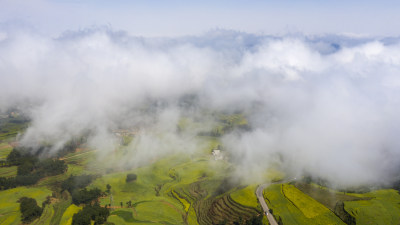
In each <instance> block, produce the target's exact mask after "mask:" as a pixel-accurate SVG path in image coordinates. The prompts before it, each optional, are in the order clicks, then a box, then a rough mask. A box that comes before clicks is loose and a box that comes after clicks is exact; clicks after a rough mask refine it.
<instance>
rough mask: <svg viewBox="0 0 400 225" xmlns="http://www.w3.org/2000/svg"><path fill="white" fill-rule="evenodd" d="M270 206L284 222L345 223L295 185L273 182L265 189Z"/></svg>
mask: <svg viewBox="0 0 400 225" xmlns="http://www.w3.org/2000/svg"><path fill="white" fill-rule="evenodd" d="M264 197H265V198H266V202H267V204H268V206H269V207H270V208H271V209H272V210H273V214H274V216H275V218H276V219H277V220H279V218H280V219H281V220H282V222H283V224H344V223H343V222H342V221H341V220H340V219H339V218H338V217H336V216H335V214H333V213H332V212H331V211H330V210H329V209H327V208H326V207H325V206H323V205H322V204H320V203H318V202H317V201H315V200H314V199H312V198H311V197H309V196H307V195H306V194H304V193H302V192H301V191H300V190H298V189H297V188H296V187H294V186H293V185H288V184H272V185H270V186H269V187H267V188H266V189H265V190H264Z"/></svg>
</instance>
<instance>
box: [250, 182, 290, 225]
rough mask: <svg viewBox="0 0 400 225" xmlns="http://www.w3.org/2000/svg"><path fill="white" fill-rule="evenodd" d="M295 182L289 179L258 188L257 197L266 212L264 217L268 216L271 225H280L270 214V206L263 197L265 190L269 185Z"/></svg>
mask: <svg viewBox="0 0 400 225" xmlns="http://www.w3.org/2000/svg"><path fill="white" fill-rule="evenodd" d="M293 180H296V178H293V179H289V180H282V181H278V182H272V183H266V184H260V185H259V186H258V187H257V190H256V195H257V198H258V201H259V202H260V204H261V207H262V208H263V210H264V215H267V219H268V221H269V224H271V225H278V222H276V220H275V218H274V216H273V215H272V214H271V213H270V212H269V208H268V205H267V203H266V202H265V199H264V195H263V191H264V189H265V188H266V187H268V186H269V185H271V184H282V183H287V182H290V181H293ZM267 212H268V214H267Z"/></svg>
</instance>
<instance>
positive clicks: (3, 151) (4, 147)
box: [0, 143, 13, 161]
mask: <svg viewBox="0 0 400 225" xmlns="http://www.w3.org/2000/svg"><path fill="white" fill-rule="evenodd" d="M12 149H13V147H12V146H11V145H9V144H7V143H0V161H5V160H6V159H7V156H8V155H9V154H10V152H11V150H12Z"/></svg>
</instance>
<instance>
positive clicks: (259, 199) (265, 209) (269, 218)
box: [256, 183, 278, 225]
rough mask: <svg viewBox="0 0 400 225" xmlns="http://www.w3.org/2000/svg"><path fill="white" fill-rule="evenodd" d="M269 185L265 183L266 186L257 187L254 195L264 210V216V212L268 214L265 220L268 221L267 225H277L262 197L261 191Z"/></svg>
mask: <svg viewBox="0 0 400 225" xmlns="http://www.w3.org/2000/svg"><path fill="white" fill-rule="evenodd" d="M270 184H271V183H267V184H261V185H260V186H258V188H257V190H256V195H257V198H258V201H259V202H260V204H261V206H262V208H263V210H264V214H265V213H266V212H268V214H267V219H268V221H269V224H271V225H278V223H277V222H276V220H275V218H274V217H273V216H272V214H271V213H269V208H268V205H267V203H266V202H265V199H264V196H263V191H264V189H265V188H266V187H268V186H269V185H270Z"/></svg>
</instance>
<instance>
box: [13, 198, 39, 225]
mask: <svg viewBox="0 0 400 225" xmlns="http://www.w3.org/2000/svg"><path fill="white" fill-rule="evenodd" d="M18 202H19V204H20V211H21V220H22V221H23V222H25V223H27V222H31V221H33V220H35V219H36V218H39V217H40V216H41V215H42V212H43V209H42V208H40V207H39V206H38V205H37V202H36V200H35V199H33V198H27V197H22V198H20V199H19V201H18Z"/></svg>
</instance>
